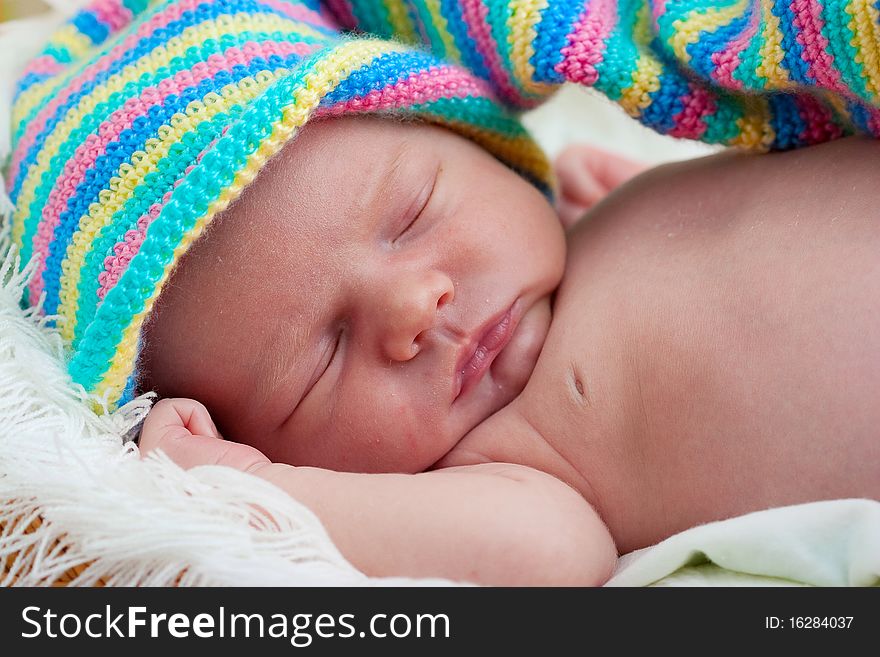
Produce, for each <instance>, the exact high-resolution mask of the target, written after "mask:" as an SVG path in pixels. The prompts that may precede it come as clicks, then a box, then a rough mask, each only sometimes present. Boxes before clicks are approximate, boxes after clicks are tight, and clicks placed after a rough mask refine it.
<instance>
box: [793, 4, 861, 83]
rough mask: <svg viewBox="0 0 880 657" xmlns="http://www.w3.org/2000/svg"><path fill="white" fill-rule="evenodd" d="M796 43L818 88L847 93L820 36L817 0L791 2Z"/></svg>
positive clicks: (826, 40)
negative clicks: (799, 46) (796, 31)
mask: <svg viewBox="0 0 880 657" xmlns="http://www.w3.org/2000/svg"><path fill="white" fill-rule="evenodd" d="M791 10H792V11H793V12H794V25H795V27H796V28H797V30H798V34H797V41H798V43H800V44H801V45H802V46H803V47H804V50H803V55H802V56H801V58H802V59H803V60H804V61H805V62H807V63H808V64H809V65H810V68H809V72H810V75H812V76H813V78H814V79H815V80H816V82H817V83H818V85H819V86H820V87H823V88H825V89H831V90H833V91H843V92H848V90H847V89H846V85H844V84H842V83H841V80H840V72H839V71H838V70H837V69H836V68H834V55H832V54H831V53H830V52H828V39H826V38H825V37H824V36H822V26H823V25H824V24H825V23H824V21H823V20H822V6H821V5H820V4H819V2H818V0H792V3H791ZM847 95H851V94H847Z"/></svg>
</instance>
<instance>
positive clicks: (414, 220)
mask: <svg viewBox="0 0 880 657" xmlns="http://www.w3.org/2000/svg"><path fill="white" fill-rule="evenodd" d="M439 173H440V169H439V168H438V169H437V172H436V173H435V174H434V177H433V180H432V181H431V185H430V189H428V186H427V185H426V186H425V189H427V190H428V193H427V194H422V198H423V200H422V202H421V203H420V204H419V209H418V211H417V212H416V213H415V214H414V215H413V218H412V219H411V220H410V222H409V223H408V224H407V225H406V226H404V228H403V230H401V231H400V233H399V234H398V235H397V237H395V238H394V239H393V240H392V241H391V243H392V244H395V243H396V242H397V241H398V240H399V239H400V238H402V237H403V236H404V235H406V233H408V232H409V231H410V229H412V227H413V226H414V225H415V224H416V223H417V222H418V220H419V219H420V218H421V216H422V214H423V213H424V212H425V208H427V207H428V204H429V203H430V202H431V197H432V196H433V195H434V189H435V188H436V187H437V178H438V177H439Z"/></svg>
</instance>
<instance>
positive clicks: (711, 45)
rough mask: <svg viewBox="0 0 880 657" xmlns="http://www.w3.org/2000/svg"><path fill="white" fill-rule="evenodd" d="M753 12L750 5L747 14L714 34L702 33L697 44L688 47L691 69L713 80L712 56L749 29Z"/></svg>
mask: <svg viewBox="0 0 880 657" xmlns="http://www.w3.org/2000/svg"><path fill="white" fill-rule="evenodd" d="M753 10H754V6H753V5H750V6H749V9H748V10H747V11H746V13H745V14H743V15H742V16H739V17H737V18H735V19H734V20H732V21H731V22H730V23H728V24H727V25H725V26H723V27H720V28H718V29H717V30H715V31H714V32H710V31H705V30H704V31H701V32H700V36H699V39H698V40H697V41H696V43H692V44H690V45H689V46H688V47H687V52H688V54H689V55H690V56H691V61H690V67H691V68H692V69H693V70H694V71H696V73H697V74H698V75H700V76H702V77H703V78H706V79H711V78H712V72H713V71H714V70H715V64H713V63H712V55H713V54H715V53H716V52H721V51H723V50H724V49H725V47H726V46H727V44H728V43H729V42H730V41H732V40H733V39H734V38H736V37H737V36H738V35H739V34H740V33H741V32H742V31H743V30H745V29H746V28H747V27H748V25H749V21H750V20H751V17H752V12H753Z"/></svg>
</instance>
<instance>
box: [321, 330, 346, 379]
mask: <svg viewBox="0 0 880 657" xmlns="http://www.w3.org/2000/svg"><path fill="white" fill-rule="evenodd" d="M342 331H343V329H341V328H340V329H339V332H338V333H337V334H336V342H334V344H333V349H332V350H331V351H330V358H328V359H327V365H326V367H324V369H323V370H322V371H321V375H320V376H319V377H318V380H320V379H321V378H323V376H324V375H325V374H326V373H327V370H329V369H330V365H332V364H333V361H334V360H335V359H336V354H337V352H338V351H339V345H340V344H342Z"/></svg>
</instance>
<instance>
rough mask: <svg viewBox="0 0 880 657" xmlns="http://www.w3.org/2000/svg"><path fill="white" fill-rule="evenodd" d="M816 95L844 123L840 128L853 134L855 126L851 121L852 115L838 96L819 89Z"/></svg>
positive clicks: (832, 92)
mask: <svg viewBox="0 0 880 657" xmlns="http://www.w3.org/2000/svg"><path fill="white" fill-rule="evenodd" d="M818 93H819V95H820V96H821V97H822V99H823V100H824V101H825V102H826V103H828V104H829V105H831V107H833V108H834V111H836V112H837V115H838V116H839V117H840V119H841V120H842V121H843V122H844V125H843V126H841V127H843V129H844V130H846V131H848V132H855V124H854V123H853V120H852V114H851V113H850V111H849V108H848V107H847V106H846V102H845V101H844V100H843V98H842V97H841V96H840V94H838V93H836V92H834V91H829V90H826V89H820V90H818Z"/></svg>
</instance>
